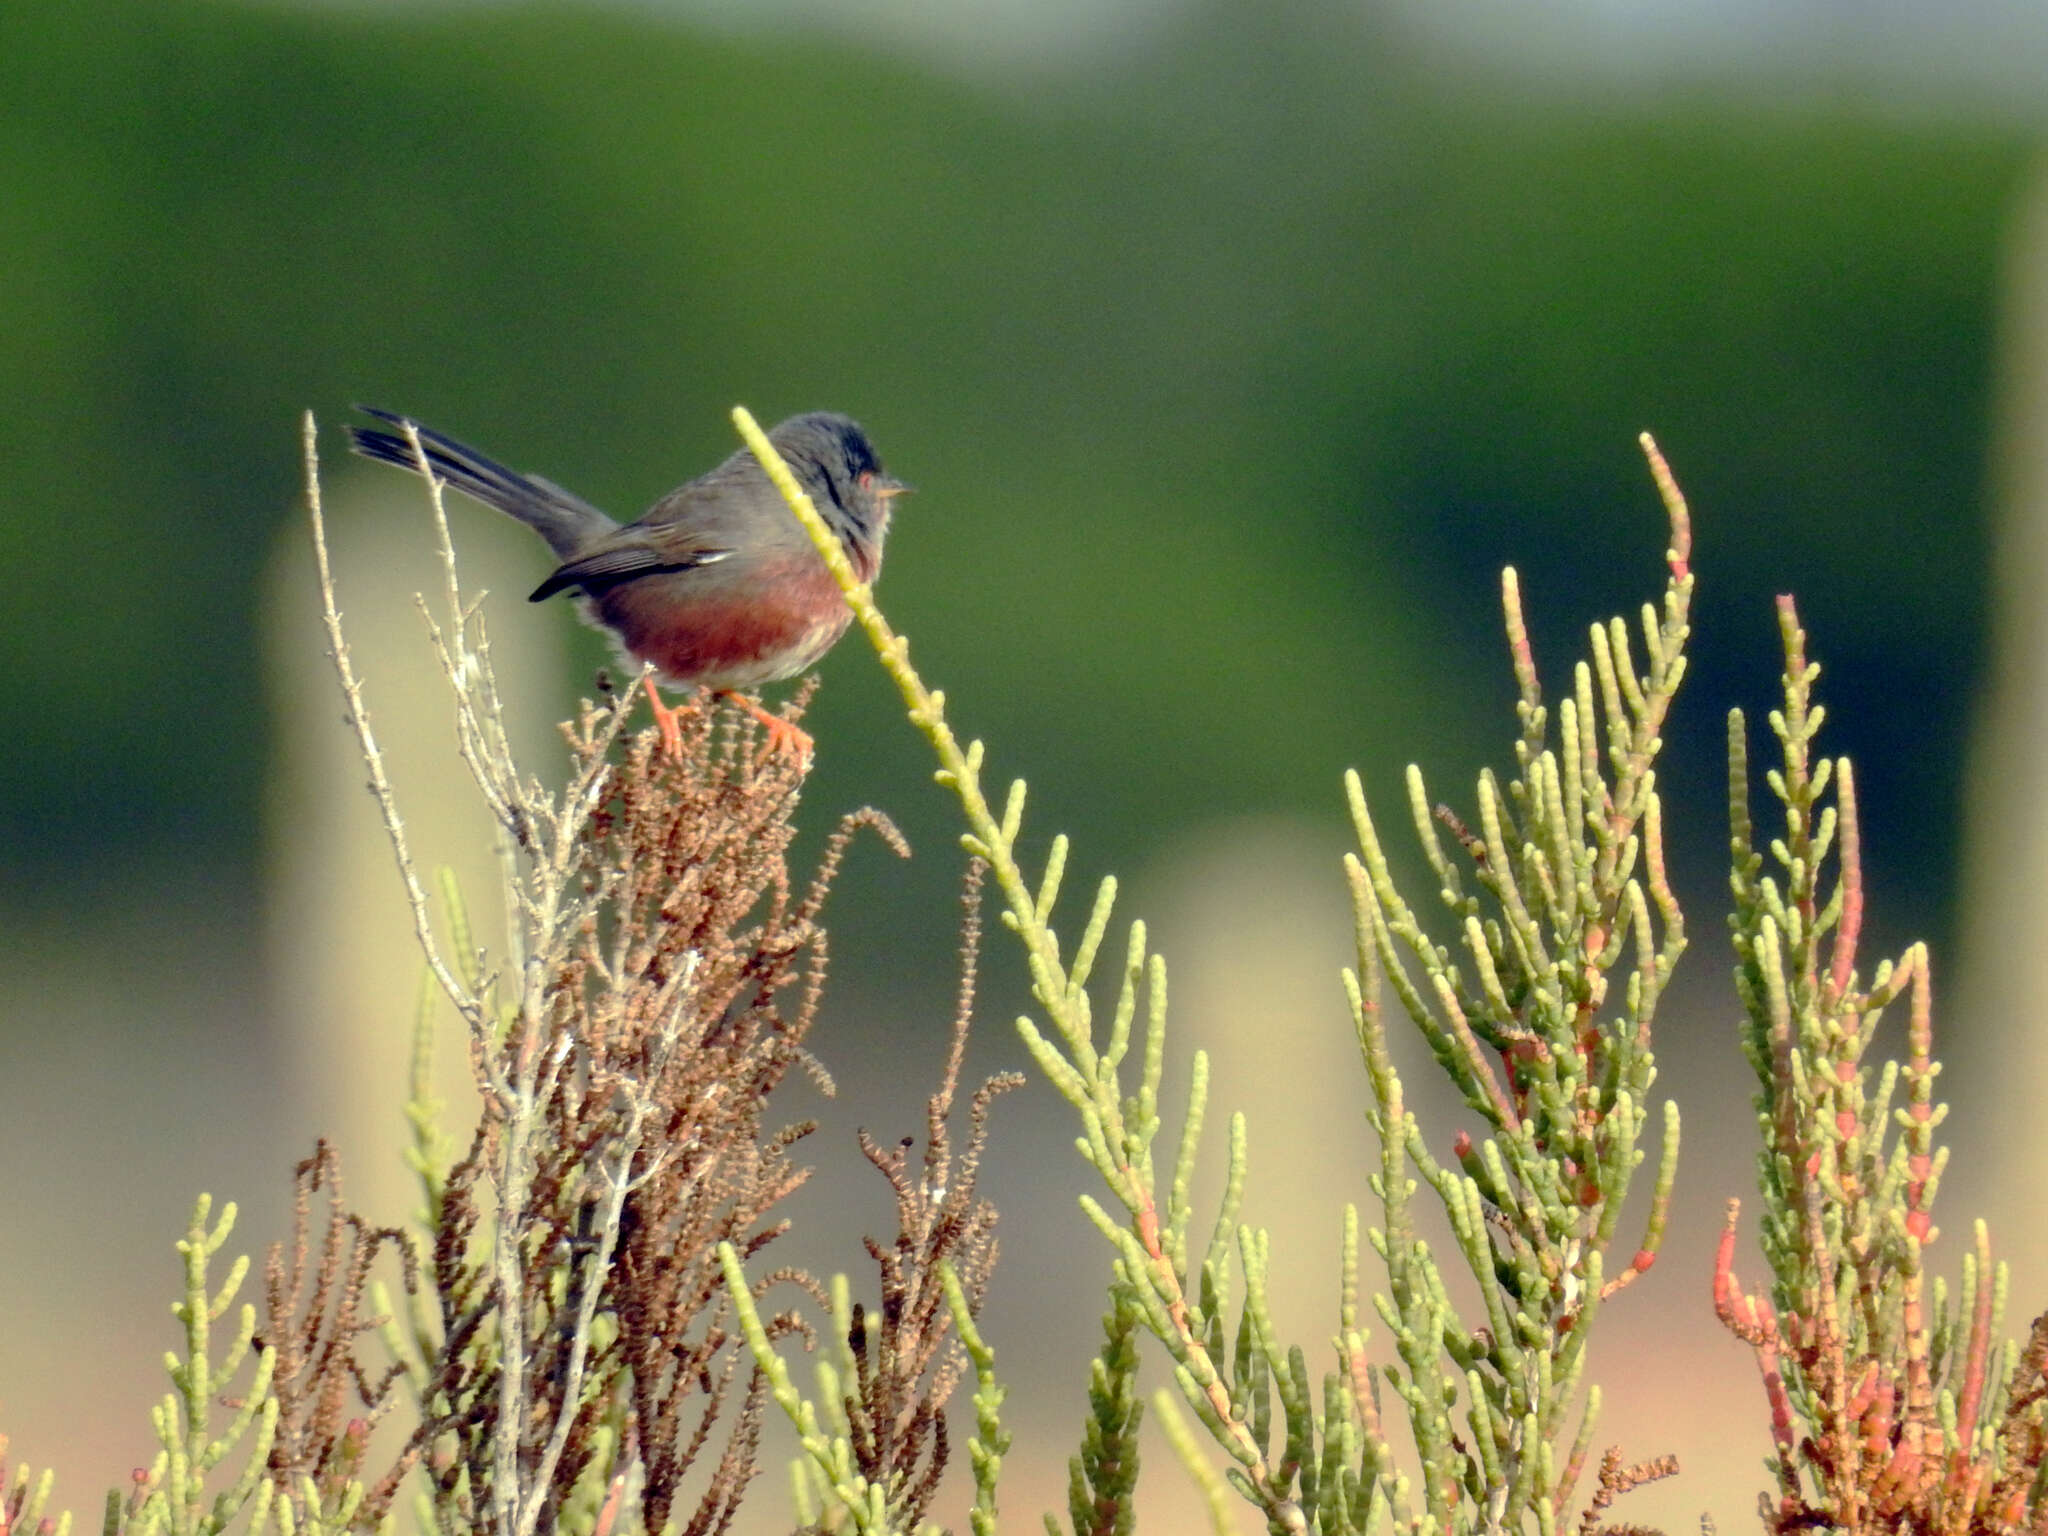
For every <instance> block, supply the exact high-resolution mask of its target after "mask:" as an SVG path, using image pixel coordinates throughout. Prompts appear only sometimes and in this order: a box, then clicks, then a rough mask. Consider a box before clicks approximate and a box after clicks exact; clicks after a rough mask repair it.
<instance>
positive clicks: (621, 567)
mask: <svg viewBox="0 0 2048 1536" xmlns="http://www.w3.org/2000/svg"><path fill="white" fill-rule="evenodd" d="M731 553H732V551H731V549H729V548H720V547H718V546H716V545H713V544H697V543H691V544H682V543H680V542H679V541H676V540H674V539H673V538H672V537H671V538H668V539H664V540H662V541H661V545H660V547H657V546H656V543H655V542H654V541H653V540H650V539H649V538H648V537H647V536H646V534H645V532H644V531H642V530H640V529H639V528H638V526H637V525H636V526H635V527H632V528H621V529H620V530H619V531H618V533H617V534H615V535H614V536H612V537H611V538H608V539H606V540H605V541H604V542H603V543H602V544H600V545H599V546H598V547H597V548H595V549H592V550H589V551H587V552H586V553H584V554H581V555H578V556H577V557H576V558H575V559H574V560H565V561H563V562H562V564H560V565H558V566H556V567H555V569H554V570H553V572H552V573H550V574H549V576H548V579H547V580H546V581H544V582H542V583H541V584H540V585H539V586H537V587H535V588H534V589H533V591H532V593H531V594H530V595H529V596H528V598H527V601H528V602H534V603H537V602H540V601H541V600H542V599H543V598H549V597H553V596H554V595H555V594H556V593H557V592H562V591H566V590H567V589H568V588H570V587H580V588H582V589H583V590H584V591H585V592H592V593H595V592H601V591H604V590H605V589H607V588H610V587H616V586H618V585H619V584H620V583H621V582H627V581H633V580H636V579H638V578H639V577H642V576H653V575H656V574H658V573H661V572H664V571H693V570H696V569H697V568H698V567H700V566H706V565H714V564H716V563H717V562H718V561H720V560H723V559H725V558H726V557H727V556H729V555H730V554H731Z"/></svg>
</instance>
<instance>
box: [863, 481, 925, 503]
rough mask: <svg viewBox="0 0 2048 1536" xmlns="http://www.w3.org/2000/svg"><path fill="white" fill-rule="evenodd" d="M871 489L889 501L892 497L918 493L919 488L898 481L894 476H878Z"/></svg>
mask: <svg viewBox="0 0 2048 1536" xmlns="http://www.w3.org/2000/svg"><path fill="white" fill-rule="evenodd" d="M871 489H872V490H873V491H874V493H875V494H876V495H877V496H879V497H881V498H882V500H884V501H887V500H888V499H889V498H890V497H891V496H908V495H910V494H911V493H913V492H914V491H916V489H917V487H916V486H914V485H911V484H909V483H908V482H906V481H902V480H898V479H897V478H896V477H895V476H894V475H877V476H875V483H874V485H873V486H872V487H871Z"/></svg>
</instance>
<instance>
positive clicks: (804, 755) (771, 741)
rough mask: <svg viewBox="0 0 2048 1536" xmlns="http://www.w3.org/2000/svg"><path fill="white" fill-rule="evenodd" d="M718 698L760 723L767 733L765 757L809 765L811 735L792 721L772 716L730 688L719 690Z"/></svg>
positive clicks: (742, 694)
mask: <svg viewBox="0 0 2048 1536" xmlns="http://www.w3.org/2000/svg"><path fill="white" fill-rule="evenodd" d="M718 696H719V697H720V698H724V699H730V700H732V702H733V703H734V704H736V705H738V706H739V707H740V708H741V709H743V710H745V711H746V712H747V713H748V714H750V715H752V716H753V717H754V718H755V719H756V720H758V721H760V722H761V727H762V729H763V730H765V731H767V733H768V743H767V747H768V753H767V755H770V756H773V755H776V754H780V755H782V756H786V757H789V758H791V759H793V760H794V761H795V762H796V763H798V764H799V765H800V766H801V765H808V764H809V763H810V760H811V746H812V742H811V734H810V732H808V731H806V730H804V729H803V727H801V726H799V725H798V724H797V723H796V722H795V721H794V720H785V719H783V718H782V716H780V715H777V714H772V713H770V712H769V711H768V710H765V709H763V708H762V707H761V706H760V705H759V704H757V703H756V702H754V700H752V699H750V698H748V697H747V696H746V695H745V694H744V693H735V692H733V691H732V690H731V689H730V688H721V689H719V690H718Z"/></svg>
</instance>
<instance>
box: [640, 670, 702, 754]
mask: <svg viewBox="0 0 2048 1536" xmlns="http://www.w3.org/2000/svg"><path fill="white" fill-rule="evenodd" d="M645 677H646V681H647V706H648V708H650V709H651V710H653V711H654V723H655V724H656V725H657V726H659V727H660V729H661V745H662V749H663V750H664V751H666V752H667V753H668V755H669V756H670V757H673V758H674V759H675V760H676V761H677V762H681V761H682V759H683V729H682V727H681V726H679V725H677V724H676V719H677V717H678V716H680V715H681V714H682V712H683V711H684V710H686V709H688V708H690V707H691V706H690V705H689V704H678V705H676V706H675V707H674V708H670V707H669V706H668V705H666V704H664V703H662V702H661V695H660V694H659V693H657V692H655V690H654V674H653V673H652V672H649V673H646V674H645Z"/></svg>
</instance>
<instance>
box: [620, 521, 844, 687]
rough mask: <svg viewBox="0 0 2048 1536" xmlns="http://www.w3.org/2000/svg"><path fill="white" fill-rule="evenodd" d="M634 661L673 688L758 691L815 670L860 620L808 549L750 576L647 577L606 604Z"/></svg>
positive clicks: (716, 572) (723, 572)
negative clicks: (644, 663) (655, 672)
mask: <svg viewBox="0 0 2048 1536" xmlns="http://www.w3.org/2000/svg"><path fill="white" fill-rule="evenodd" d="M597 607H598V610H599V612H600V614H601V615H602V617H603V618H604V620H605V622H606V623H607V624H608V625H610V627H611V628H612V629H613V630H614V631H615V632H616V633H617V634H618V636H619V638H620V640H621V642H622V643H623V644H624V647H625V649H626V650H627V652H628V653H629V654H631V655H632V656H633V657H635V658H636V659H638V660H641V661H649V662H652V663H653V664H654V665H655V667H657V668H658V669H659V670H660V672H661V674H662V676H663V678H664V679H665V680H667V681H669V682H673V683H697V684H703V685H705V686H708V687H713V688H752V687H756V686H758V685H760V684H762V683H772V682H778V681H780V680H781V679H783V678H786V677H794V676H795V675H796V674H797V673H799V672H802V671H804V670H805V669H806V668H808V667H809V666H811V665H812V664H813V663H815V662H816V661H817V660H818V659H819V658H820V657H822V656H823V655H824V654H825V652H826V651H828V650H830V649H831V648H832V643H833V642H834V641H835V640H837V639H838V638H839V636H840V635H841V634H843V633H844V632H845V630H846V626H847V623H848V621H849V619H850V617H851V615H850V614H849V613H848V611H847V607H846V602H845V599H844V598H843V597H842V596H841V595H840V592H839V588H838V585H837V584H836V583H835V582H834V581H833V580H832V576H831V573H830V572H829V571H827V570H826V569H825V564H824V562H823V561H822V560H820V559H819V558H818V557H817V556H816V555H815V554H814V553H812V552H811V551H810V550H808V549H803V550H792V551H790V552H788V553H787V554H778V555H777V556H776V557H775V558H774V559H773V560H772V561H764V562H761V563H759V564H750V565H749V566H748V567H747V568H746V569H744V570H731V569H728V568H727V567H726V566H725V565H724V564H723V563H721V564H719V565H716V566H710V567H706V568H704V569H702V570H697V571H682V572H676V573H673V574H666V575H660V576H648V577H643V578H641V579H640V580H638V581H631V582H627V583H625V584H624V585H622V586H618V587H614V588H613V589H612V590H611V591H609V592H606V593H605V594H604V595H603V596H602V597H601V598H599V599H598V600H597Z"/></svg>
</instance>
